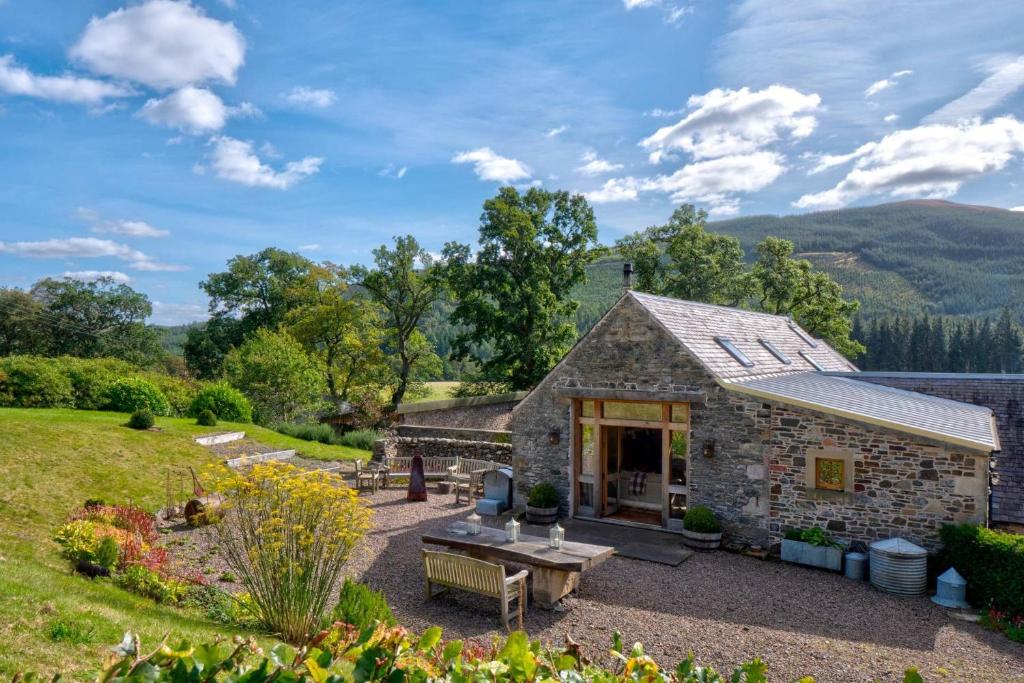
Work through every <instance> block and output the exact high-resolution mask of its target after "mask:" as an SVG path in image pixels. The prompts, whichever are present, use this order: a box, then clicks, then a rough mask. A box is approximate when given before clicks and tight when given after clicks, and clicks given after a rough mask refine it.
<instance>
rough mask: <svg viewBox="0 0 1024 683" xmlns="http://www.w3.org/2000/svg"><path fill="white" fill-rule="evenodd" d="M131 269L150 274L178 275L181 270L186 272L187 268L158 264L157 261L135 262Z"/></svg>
mask: <svg viewBox="0 0 1024 683" xmlns="http://www.w3.org/2000/svg"><path fill="white" fill-rule="evenodd" d="M132 268H134V269H135V270H144V271H147V272H151V273H180V272H182V271H183V270H188V266H180V265H177V264H175V263H160V262H159V261H136V262H135V263H133V264H132Z"/></svg>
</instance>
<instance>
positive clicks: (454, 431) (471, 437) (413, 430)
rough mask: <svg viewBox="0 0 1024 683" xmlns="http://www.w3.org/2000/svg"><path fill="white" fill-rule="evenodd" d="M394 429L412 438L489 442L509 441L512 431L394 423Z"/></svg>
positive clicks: (399, 433)
mask: <svg viewBox="0 0 1024 683" xmlns="http://www.w3.org/2000/svg"><path fill="white" fill-rule="evenodd" d="M394 430H395V432H396V433H397V434H398V436H408V437H411V438H414V439H454V440H456V441H489V442H491V443H511V440H512V432H509V431H505V430H500V429H468V428H464V427H435V426H432V425H407V424H399V425H395V427H394Z"/></svg>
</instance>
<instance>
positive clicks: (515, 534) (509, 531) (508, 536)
mask: <svg viewBox="0 0 1024 683" xmlns="http://www.w3.org/2000/svg"><path fill="white" fill-rule="evenodd" d="M505 540H506V541H508V542H509V543H515V542H516V541H518V540H519V522H517V521H516V520H515V519H510V520H508V523H507V524H506V525H505Z"/></svg>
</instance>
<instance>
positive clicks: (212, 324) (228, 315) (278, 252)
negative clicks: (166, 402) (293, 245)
mask: <svg viewBox="0 0 1024 683" xmlns="http://www.w3.org/2000/svg"><path fill="white" fill-rule="evenodd" d="M314 266H315V264H314V263H313V262H312V261H310V260H309V259H307V258H306V257H305V256H302V255H301V254H297V253H295V252H290V251H284V250H282V249H276V248H274V247H268V248H266V249H264V250H262V251H260V252H258V253H255V254H251V255H249V256H235V257H234V258H232V259H231V260H230V261H228V263H227V270H225V271H223V272H220V273H211V274H210V275H209V276H208V277H207V278H206V280H204V281H203V282H200V283H199V286H200V287H201V288H202V289H203V291H204V292H206V295H207V296H208V297H209V298H210V315H211V318H210V320H209V322H208V323H207V324H206V325H204V326H202V327H194V328H190V329H189V331H188V336H187V339H186V341H185V350H184V353H185V360H186V362H187V363H188V366H189V369H190V370H191V371H192V372H193V374H195V375H196V376H197V377H201V378H215V377H218V376H219V375H220V374H221V366H222V364H223V362H224V357H225V356H226V354H227V353H228V351H230V350H231V349H232V348H233V347H236V346H238V345H239V344H241V343H242V341H243V340H244V339H245V338H246V337H247V336H248V335H249V334H251V333H252V332H253V331H254V330H257V329H261V328H268V329H276V328H277V326H278V325H280V324H281V323H283V322H284V319H285V316H286V315H287V314H288V311H290V310H292V309H293V308H295V307H296V306H299V305H301V304H302V303H304V302H305V301H307V300H308V299H309V297H310V291H309V290H308V288H307V286H308V284H309V282H310V280H309V274H310V272H311V271H312V269H313V268H314Z"/></svg>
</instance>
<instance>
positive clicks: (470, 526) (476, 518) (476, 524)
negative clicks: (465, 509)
mask: <svg viewBox="0 0 1024 683" xmlns="http://www.w3.org/2000/svg"><path fill="white" fill-rule="evenodd" d="M466 533H468V534H469V535H470V536H476V535H478V534H479V533H480V515H478V514H476V513H475V512H474V513H473V514H471V515H470V516H469V517H467V518H466Z"/></svg>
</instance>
